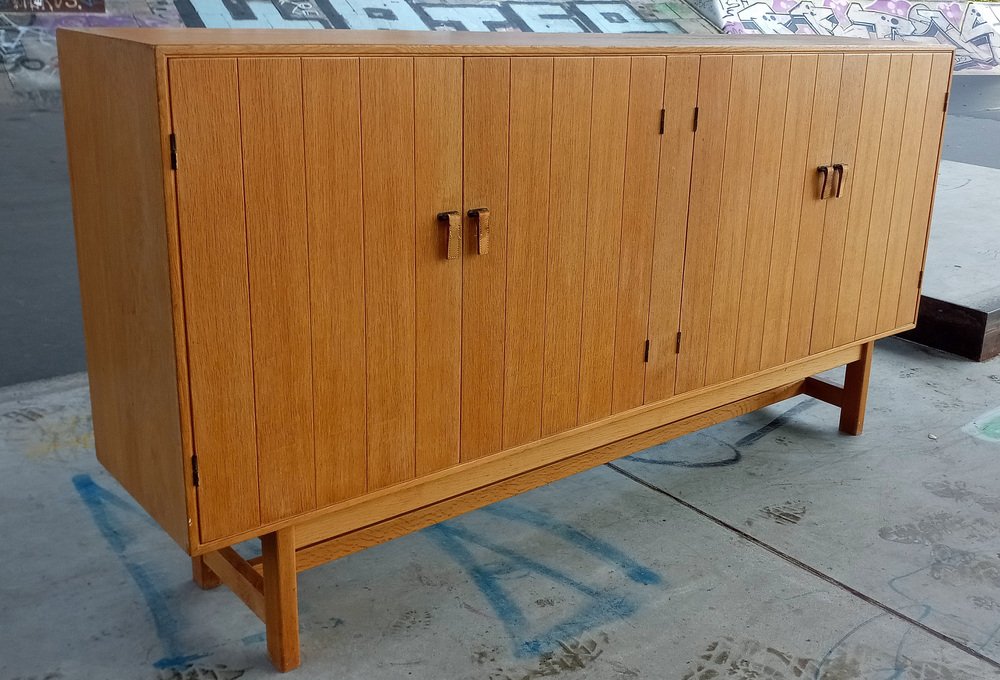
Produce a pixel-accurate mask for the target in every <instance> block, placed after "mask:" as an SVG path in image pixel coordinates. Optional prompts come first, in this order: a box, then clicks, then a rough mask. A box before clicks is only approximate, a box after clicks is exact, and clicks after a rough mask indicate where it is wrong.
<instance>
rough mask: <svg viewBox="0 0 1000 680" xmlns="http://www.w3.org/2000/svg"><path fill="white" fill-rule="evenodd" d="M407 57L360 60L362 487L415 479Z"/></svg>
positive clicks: (410, 109) (409, 71)
mask: <svg viewBox="0 0 1000 680" xmlns="http://www.w3.org/2000/svg"><path fill="white" fill-rule="evenodd" d="M413 135H414V133H413V60H412V59H409V58H405V57H365V58H362V59H361V150H362V168H363V171H362V183H363V187H364V214H365V299H366V305H365V308H366V315H365V328H366V333H365V334H366V342H367V347H368V356H367V361H368V370H367V385H368V392H367V395H368V396H367V409H368V410H367V412H368V423H367V425H368V489H369V491H372V490H375V489H379V488H382V487H385V486H389V485H391V484H395V483H397V482H401V481H404V480H406V479H410V478H412V477H413V475H414V472H415V467H414V440H415V422H414V399H415V386H414V380H415V356H414V347H415V342H416V331H415V320H414V296H415V281H414V278H415V272H414V266H415V261H416V260H415V257H416V255H415V251H414V249H415V243H414V217H413V206H414V167H413V148H414V147H413Z"/></svg>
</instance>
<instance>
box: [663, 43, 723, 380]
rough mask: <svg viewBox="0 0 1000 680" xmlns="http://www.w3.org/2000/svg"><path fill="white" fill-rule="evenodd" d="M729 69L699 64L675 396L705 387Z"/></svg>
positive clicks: (715, 59)
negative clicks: (697, 117) (681, 334)
mask: <svg viewBox="0 0 1000 680" xmlns="http://www.w3.org/2000/svg"><path fill="white" fill-rule="evenodd" d="M732 70H733V58H732V57H729V56H707V57H702V59H701V77H700V83H699V86H698V108H699V112H700V115H699V122H698V132H697V134H696V136H695V147H694V165H693V168H692V172H691V205H690V208H689V214H688V230H687V246H686V248H685V253H686V255H685V260H684V299H683V301H682V303H681V332H682V333H683V334H684V340H683V345H682V346H681V352H680V355H679V356H678V362H677V387H676V391H677V393H678V394H680V393H682V392H687V391H689V390H693V389H696V388H698V387H701V386H702V385H704V384H705V364H706V359H707V353H708V344H709V323H710V319H711V312H710V310H711V306H712V288H713V284H714V281H715V275H714V271H715V251H716V243H717V238H718V232H719V211H720V199H721V198H722V173H723V164H724V161H725V151H726V126H727V122H728V115H727V114H728V109H729V88H730V81H731V78H732Z"/></svg>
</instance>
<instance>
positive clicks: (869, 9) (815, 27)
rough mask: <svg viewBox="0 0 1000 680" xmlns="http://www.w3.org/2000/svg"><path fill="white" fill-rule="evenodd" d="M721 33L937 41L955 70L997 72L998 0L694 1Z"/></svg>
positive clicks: (999, 42) (999, 54) (999, 40)
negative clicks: (951, 56)
mask: <svg viewBox="0 0 1000 680" xmlns="http://www.w3.org/2000/svg"><path fill="white" fill-rule="evenodd" d="M697 2H698V6H699V9H700V10H701V11H702V12H703V13H704V14H705V15H706V16H708V17H710V18H712V19H713V21H717V23H718V26H719V27H721V28H722V29H723V30H724V31H726V32H727V33H755V34H771V33H799V34H810V35H833V36H845V37H852V38H879V39H883V40H905V41H908V42H927V43H941V44H944V45H950V46H952V47H954V48H955V71H956V72H957V73H969V72H992V73H998V74H1000V3H986V2H969V3H959V2H936V3H935V2H932V3H921V2H909V0H875V1H874V2H865V3H861V2H850V1H848V0H819V2H810V1H809V0H802V1H801V2H799V1H797V0H764V1H760V0H697Z"/></svg>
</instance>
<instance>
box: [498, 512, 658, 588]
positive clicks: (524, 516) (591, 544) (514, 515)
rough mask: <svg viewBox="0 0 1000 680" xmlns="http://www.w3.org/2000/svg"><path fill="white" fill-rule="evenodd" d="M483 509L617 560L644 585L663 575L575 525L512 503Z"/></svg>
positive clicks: (628, 573) (656, 581)
mask: <svg viewBox="0 0 1000 680" xmlns="http://www.w3.org/2000/svg"><path fill="white" fill-rule="evenodd" d="M483 510H485V511H486V512H488V513H489V514H491V515H495V516H497V517H502V518H504V519H510V520H514V521H516V522H523V523H524V524H530V525H531V526H533V527H536V528H538V529H545V530H547V531H551V532H552V533H553V534H555V535H556V536H558V537H559V538H561V539H563V540H564V541H566V542H567V543H572V544H573V545H575V546H576V547H577V548H579V549H580V550H583V551H584V552H588V553H590V554H591V555H595V556H597V557H599V558H601V559H603V560H605V561H606V562H611V563H613V564H617V565H618V566H620V567H621V568H622V569H624V570H625V573H626V574H627V575H628V577H629V578H630V579H632V580H633V581H635V582H636V583H641V584H642V585H644V586H651V585H659V584H660V583H662V581H663V579H662V578H660V575H659V574H657V573H656V572H654V571H652V570H651V569H648V568H646V567H644V566H642V565H641V564H639V563H638V562H636V561H635V560H634V559H632V558H631V557H629V556H628V555H626V554H625V553H624V552H622V551H621V550H619V549H618V548H616V547H614V546H613V545H611V544H610V543H605V542H604V541H602V540H601V539H599V538H596V537H594V536H591V535H590V534H588V533H586V532H584V531H581V530H580V529H577V528H576V527H574V526H572V525H570V524H566V523H565V522H560V521H559V520H557V519H555V518H553V517H551V516H550V515H546V514H544V513H541V512H537V511H535V510H531V509H529V508H525V507H520V506H517V505H514V504H513V503H509V502H507V503H497V504H496V505H491V506H489V507H486V508H483Z"/></svg>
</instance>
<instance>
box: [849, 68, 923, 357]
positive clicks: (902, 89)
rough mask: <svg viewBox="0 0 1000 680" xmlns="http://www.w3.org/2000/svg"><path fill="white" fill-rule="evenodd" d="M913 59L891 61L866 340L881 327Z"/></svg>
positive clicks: (871, 236) (865, 307)
mask: <svg viewBox="0 0 1000 680" xmlns="http://www.w3.org/2000/svg"><path fill="white" fill-rule="evenodd" d="M912 63H913V56H912V55H909V54H894V55H892V57H891V58H890V61H889V85H888V89H887V94H886V100H885V102H886V103H885V114H884V115H883V119H882V137H881V139H880V140H879V148H878V166H877V169H876V171H875V185H874V190H873V191H874V197H875V200H874V202H873V203H872V211H871V216H870V218H869V227H868V246H867V248H866V250H865V267H864V273H863V274H862V278H861V297H860V303H859V305H858V316H857V326H856V328H855V334H854V338H855V339H858V338H866V337H868V336H870V335H873V334H874V333H875V329H876V328H877V327H878V303H879V297H881V292H882V290H881V289H882V271H883V269H884V267H885V258H886V251H887V249H888V244H889V227H890V220H891V219H892V203H893V197H894V196H895V193H896V180H897V173H898V171H899V153H900V150H901V147H902V141H903V118H904V116H905V115H906V102H907V100H906V92H907V89H908V88H909V83H910V67H911V66H912Z"/></svg>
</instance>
